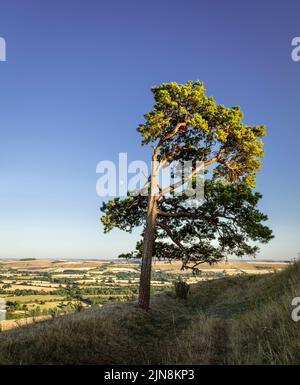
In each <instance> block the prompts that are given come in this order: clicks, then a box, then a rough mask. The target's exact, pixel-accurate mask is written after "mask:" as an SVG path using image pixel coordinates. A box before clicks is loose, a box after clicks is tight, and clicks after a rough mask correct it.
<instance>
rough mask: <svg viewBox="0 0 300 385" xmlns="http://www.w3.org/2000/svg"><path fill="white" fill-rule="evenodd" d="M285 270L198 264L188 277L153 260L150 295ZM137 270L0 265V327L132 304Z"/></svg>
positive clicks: (87, 263)
mask: <svg viewBox="0 0 300 385" xmlns="http://www.w3.org/2000/svg"><path fill="white" fill-rule="evenodd" d="M287 265H288V263H286V262H262V261H229V262H220V263H218V264H216V265H212V266H209V265H207V264H203V265H201V269H200V271H199V274H198V275H197V276H194V275H193V274H192V272H191V271H189V270H184V271H182V270H180V267H181V265H180V263H177V262H172V263H169V262H160V261H155V262H154V263H153V271H152V290H153V292H159V291H163V290H170V289H171V288H172V285H173V282H174V281H176V280H178V278H179V277H181V279H183V280H185V281H187V282H188V283H197V282H201V281H207V280H211V279H217V278H222V277H225V276H232V275H241V274H242V275H245V274H268V273H276V272H277V271H279V270H282V269H284V268H285V267H286V266H287ZM139 270H140V263H139V262H137V261H129V262H128V261H100V260H72V261H70V260H65V261H63V260H50V259H49V260H35V259H29V260H28V259H27V260H0V298H1V299H2V300H4V303H5V310H6V313H5V320H2V321H1V327H2V328H3V329H7V328H11V327H16V326H17V325H18V322H19V323H20V322H21V323H22V324H24V322H25V321H24V320H27V321H28V322H31V321H32V320H33V321H35V320H39V319H45V317H46V318H49V317H55V316H57V315H65V314H67V313H72V312H77V311H81V309H83V308H87V307H93V306H98V307H99V306H103V305H105V304H107V303H111V302H117V301H128V300H130V301H132V300H135V299H136V298H137V294H138V283H139ZM2 318H3V317H2ZM16 320H17V321H18V322H16ZM27 321H26V322H27Z"/></svg>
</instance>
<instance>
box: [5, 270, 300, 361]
mask: <svg viewBox="0 0 300 385" xmlns="http://www.w3.org/2000/svg"><path fill="white" fill-rule="evenodd" d="M254 266H260V268H259V269H258V270H259V271H261V270H262V269H261V267H262V264H258V265H255V264H253V265H252V264H251V267H253V271H255V270H254ZM276 266H278V265H276ZM164 267H166V265H164ZM172 267H174V266H172ZM222 267H223V266H222ZM247 267H249V266H247ZM230 268H233V265H231V267H230ZM172 270H175V269H172ZM249 270H251V269H249ZM168 271H169V270H168ZM299 274H300V263H297V264H292V265H291V266H289V267H288V268H287V269H284V270H283V271H280V272H278V270H277V272H276V273H270V274H255V275H254V274H236V275H235V276H233V275H230V276H225V277H223V278H218V279H213V280H209V281H207V282H199V283H195V284H193V285H191V290H190V293H189V295H188V298H187V299H186V300H183V299H179V298H178V297H176V295H175V293H174V290H171V289H170V288H167V289H165V290H164V291H163V292H160V293H157V294H156V295H153V296H152V301H151V308H150V310H149V311H148V312H144V311H142V310H141V309H139V308H138V307H137V306H136V302H135V301H127V302H122V303H121V302H119V303H109V304H107V305H106V306H104V307H102V308H99V307H97V306H93V307H90V308H87V309H83V310H82V311H80V312H75V313H73V314H67V315H65V316H57V317H53V318H51V319H48V320H45V321H43V322H34V320H30V322H32V321H33V323H32V324H30V325H28V326H22V325H23V323H22V324H20V325H19V326H22V327H17V328H15V329H13V330H7V331H3V332H2V333H0V346H1V349H0V364H49V365H53V364H173V365H174V364H300V328H299V323H297V322H294V320H293V319H292V317H291V312H292V310H293V307H292V306H291V301H292V298H294V297H299V295H300V283H299Z"/></svg>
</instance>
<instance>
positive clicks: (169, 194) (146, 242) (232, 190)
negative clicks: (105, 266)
mask: <svg viewBox="0 0 300 385" xmlns="http://www.w3.org/2000/svg"><path fill="white" fill-rule="evenodd" d="M152 92H153V95H154V101H155V104H154V107H153V109H152V111H150V112H149V113H147V114H146V115H145V122H144V123H143V124H141V125H139V127H138V129H137V131H138V132H139V133H140V134H141V135H142V144H143V145H147V144H152V146H153V154H152V168H151V173H150V175H149V178H148V182H147V184H146V185H145V188H146V189H147V191H148V194H147V197H146V196H143V195H142V194H136V195H130V194H129V195H128V197H126V198H124V199H121V198H115V199H113V200H110V201H108V202H104V203H103V204H102V207H101V210H102V212H103V213H104V215H103V216H102V218H101V220H102V223H103V225H104V231H105V232H108V231H110V230H112V229H113V228H119V229H121V230H124V231H127V232H131V231H132V230H133V228H135V227H139V226H141V227H142V228H143V231H142V236H143V239H142V241H140V242H138V243H137V246H136V250H135V251H133V252H132V253H129V254H122V255H121V257H132V258H142V266H141V276H140V290H139V306H140V307H141V308H143V309H146V310H147V309H148V308H149V305H150V284H151V264H152V258H153V257H154V256H155V257H157V258H159V259H168V260H180V261H181V262H182V269H192V270H193V272H197V270H198V266H199V265H200V264H201V263H205V262H208V263H210V264H212V263H215V262H217V261H219V260H221V259H223V258H225V257H227V256H230V255H236V256H239V257H241V256H244V255H247V256H249V255H252V256H254V255H255V254H256V252H257V251H258V247H257V246H256V245H254V243H253V242H252V241H260V242H268V241H269V240H270V239H271V238H272V237H273V236H272V231H271V230H270V229H269V228H268V227H267V226H266V225H263V224H262V222H264V221H266V220H267V216H266V215H264V214H262V213H261V212H260V211H259V210H258V209H257V203H258V201H259V199H260V198H261V194H259V193H258V192H253V188H254V187H255V177H256V173H257V170H258V169H259V167H260V165H261V161H260V158H261V157H262V156H263V149H262V147H263V142H262V140H261V137H263V136H264V135H265V127H264V126H261V125H259V126H249V125H247V124H245V123H243V113H242V112H241V110H240V108H239V107H238V106H234V107H231V108H226V107H225V106H224V105H218V104H217V103H216V102H215V100H214V99H213V98H212V97H207V96H206V95H205V89H204V86H203V83H201V82H200V81H196V82H191V81H189V82H187V83H186V84H177V83H163V84H161V85H160V86H156V87H153V88H152ZM185 161H189V162H192V164H193V165H195V164H197V165H198V166H197V167H194V168H193V169H192V170H191V171H190V173H189V175H187V177H186V178H185V181H186V180H190V181H191V183H194V180H195V176H196V175H197V174H198V173H200V172H203V170H205V173H206V174H205V175H206V177H205V182H204V196H203V201H202V202H201V204H199V205H190V204H188V203H187V202H188V199H187V198H188V196H187V195H186V194H185V193H184V192H183V193H182V194H181V195H180V194H176V189H178V188H179V187H182V185H183V183H184V181H182V182H176V183H171V184H170V185H168V186H166V187H161V186H160V185H159V182H158V174H159V172H160V171H161V169H162V168H163V167H165V165H166V164H170V163H172V162H177V163H183V162H185ZM199 161H200V166H199Z"/></svg>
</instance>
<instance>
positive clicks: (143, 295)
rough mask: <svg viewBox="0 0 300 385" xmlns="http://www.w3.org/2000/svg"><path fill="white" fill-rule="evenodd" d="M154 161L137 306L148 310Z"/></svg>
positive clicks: (153, 200) (154, 211) (153, 225)
mask: <svg viewBox="0 0 300 385" xmlns="http://www.w3.org/2000/svg"><path fill="white" fill-rule="evenodd" d="M154 167H155V162H153V164H152V173H151V181H150V189H149V190H150V191H149V196H148V209H147V220H146V228H145V233H144V239H143V259H142V267H141V276H140V289H139V302H138V303H139V307H141V308H142V309H144V310H148V309H149V306H150V287H151V266H152V256H153V246H154V237H155V226H156V217H157V210H156V195H155V190H156V175H155V168H154Z"/></svg>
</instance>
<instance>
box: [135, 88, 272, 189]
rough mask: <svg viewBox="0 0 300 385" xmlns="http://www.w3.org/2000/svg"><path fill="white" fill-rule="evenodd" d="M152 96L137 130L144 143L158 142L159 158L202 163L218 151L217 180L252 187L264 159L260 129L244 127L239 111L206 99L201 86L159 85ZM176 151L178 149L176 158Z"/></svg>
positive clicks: (262, 127) (215, 173) (259, 127)
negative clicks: (159, 142)
mask: <svg viewBox="0 0 300 385" xmlns="http://www.w3.org/2000/svg"><path fill="white" fill-rule="evenodd" d="M152 92H153V96H154V101H155V104H154V107H153V109H152V111H150V112H148V113H147V114H146V115H145V120H146V122H145V123H143V124H140V125H139V127H138V129H137V130H138V132H139V133H140V134H141V135H142V138H143V139H142V143H143V144H148V143H152V142H155V141H157V140H159V141H161V145H162V146H161V150H160V157H161V158H162V157H163V156H164V155H166V154H167V155H169V156H170V155H171V159H170V160H174V159H185V160H188V159H189V160H202V161H204V162H205V161H209V160H210V159H212V158H213V157H214V156H216V155H217V154H218V153H219V152H221V157H220V161H219V162H218V165H217V167H215V169H214V175H215V176H222V177H225V178H226V179H228V180H230V181H232V180H234V181H235V180H237V179H239V180H241V181H244V182H245V183H246V184H247V185H249V186H250V187H253V186H254V185H255V176H256V172H257V170H258V169H259V167H260V164H261V163H260V160H259V158H261V157H262V156H263V150H262V147H263V142H262V141H261V139H260V138H261V137H263V136H264V135H265V127H264V126H249V125H247V124H245V123H244V122H243V117H244V115H243V113H242V111H241V110H240V107H239V106H234V107H230V108H227V107H225V106H224V105H222V104H221V105H218V104H217V103H216V102H215V100H214V99H213V98H212V97H208V96H206V95H205V89H204V85H203V83H202V82H200V81H196V82H192V81H189V82H187V83H186V84H177V83H174V82H173V83H163V84H161V85H160V86H155V87H153V88H152ZM178 124H181V125H182V126H181V127H180V129H179V130H178V132H177V133H176V135H174V136H172V137H171V138H168V136H169V135H170V134H171V133H172V132H173V131H174V128H175V127H176V126H177V125H178ZM166 138H168V139H166ZM174 146H177V148H178V150H179V151H176V154H174V153H173V152H174Z"/></svg>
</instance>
